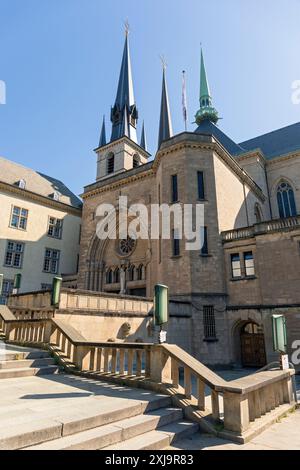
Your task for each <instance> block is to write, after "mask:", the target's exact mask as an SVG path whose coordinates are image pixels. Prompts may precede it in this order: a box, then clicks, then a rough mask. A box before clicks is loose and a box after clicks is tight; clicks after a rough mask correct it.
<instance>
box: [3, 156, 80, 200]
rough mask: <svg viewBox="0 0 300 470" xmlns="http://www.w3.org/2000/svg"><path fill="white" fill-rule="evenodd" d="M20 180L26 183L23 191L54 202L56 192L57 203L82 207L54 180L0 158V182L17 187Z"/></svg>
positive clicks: (71, 194)
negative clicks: (57, 193)
mask: <svg viewBox="0 0 300 470" xmlns="http://www.w3.org/2000/svg"><path fill="white" fill-rule="evenodd" d="M21 180H24V181H25V183H26V186H25V191H26V190H27V191H30V192H32V193H35V194H38V195H40V196H44V197H47V198H49V199H50V200H54V198H53V195H54V193H55V192H56V191H57V192H59V193H60V195H61V196H60V197H59V202H61V203H63V204H67V205H68V206H71V207H75V208H81V206H82V202H81V200H80V199H79V198H78V197H77V196H76V195H75V194H73V193H72V191H70V189H68V188H67V187H66V186H65V185H64V183H62V182H61V181H59V180H57V179H56V178H52V177H51V176H47V175H44V174H42V173H39V172H37V171H34V170H31V169H30V168H26V167H24V166H22V165H20V164H19V163H15V162H12V161H10V160H7V159H5V158H3V157H0V181H2V182H3V183H6V184H9V185H11V186H17V187H18V185H19V182H20V181H21Z"/></svg>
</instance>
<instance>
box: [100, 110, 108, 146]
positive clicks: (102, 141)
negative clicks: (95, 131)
mask: <svg viewBox="0 0 300 470" xmlns="http://www.w3.org/2000/svg"><path fill="white" fill-rule="evenodd" d="M104 145H106V130H105V116H103V123H102V128H101V134H100V140H99V147H103V146H104Z"/></svg>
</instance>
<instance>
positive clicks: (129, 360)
mask: <svg viewBox="0 0 300 470" xmlns="http://www.w3.org/2000/svg"><path fill="white" fill-rule="evenodd" d="M127 369H128V370H127V374H128V375H132V374H133V350H132V349H128V352H127Z"/></svg>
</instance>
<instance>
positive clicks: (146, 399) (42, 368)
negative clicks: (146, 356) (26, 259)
mask: <svg viewBox="0 0 300 470" xmlns="http://www.w3.org/2000/svg"><path fill="white" fill-rule="evenodd" d="M57 372H58V367H57V366H56V365H55V364H54V363H53V360H52V358H51V357H49V354H48V353H47V352H46V351H41V350H34V349H30V348H22V347H18V346H13V345H5V346H4V345H3V343H0V378H2V379H4V378H5V379H7V380H1V381H0V396H1V400H0V450H16V449H24V450H101V449H103V450H121V449H122V450H158V449H164V448H166V447H168V446H170V445H172V444H174V442H176V441H178V440H181V439H184V438H188V437H189V436H191V435H194V434H195V433H197V432H198V429H199V427H198V424H195V423H192V422H190V421H187V420H185V419H184V418H183V412H182V410H181V409H179V408H176V407H174V406H173V405H172V401H171V398H170V397H169V396H166V395H163V394H160V393H155V392H151V391H148V390H143V389H141V390H140V389H135V388H129V387H125V386H121V385H114V384H109V383H106V382H102V381H101V382H100V381H97V380H92V379H87V378H85V377H78V376H73V375H72V374H71V375H69V374H63V373H62V374H56V373H57Z"/></svg>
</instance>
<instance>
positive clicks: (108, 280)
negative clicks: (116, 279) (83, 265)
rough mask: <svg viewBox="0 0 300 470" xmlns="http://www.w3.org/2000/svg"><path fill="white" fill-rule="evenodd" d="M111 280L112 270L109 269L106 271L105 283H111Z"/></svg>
mask: <svg viewBox="0 0 300 470" xmlns="http://www.w3.org/2000/svg"><path fill="white" fill-rule="evenodd" d="M112 282H113V273H112V270H111V269H109V270H108V271H107V272H106V284H112Z"/></svg>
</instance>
